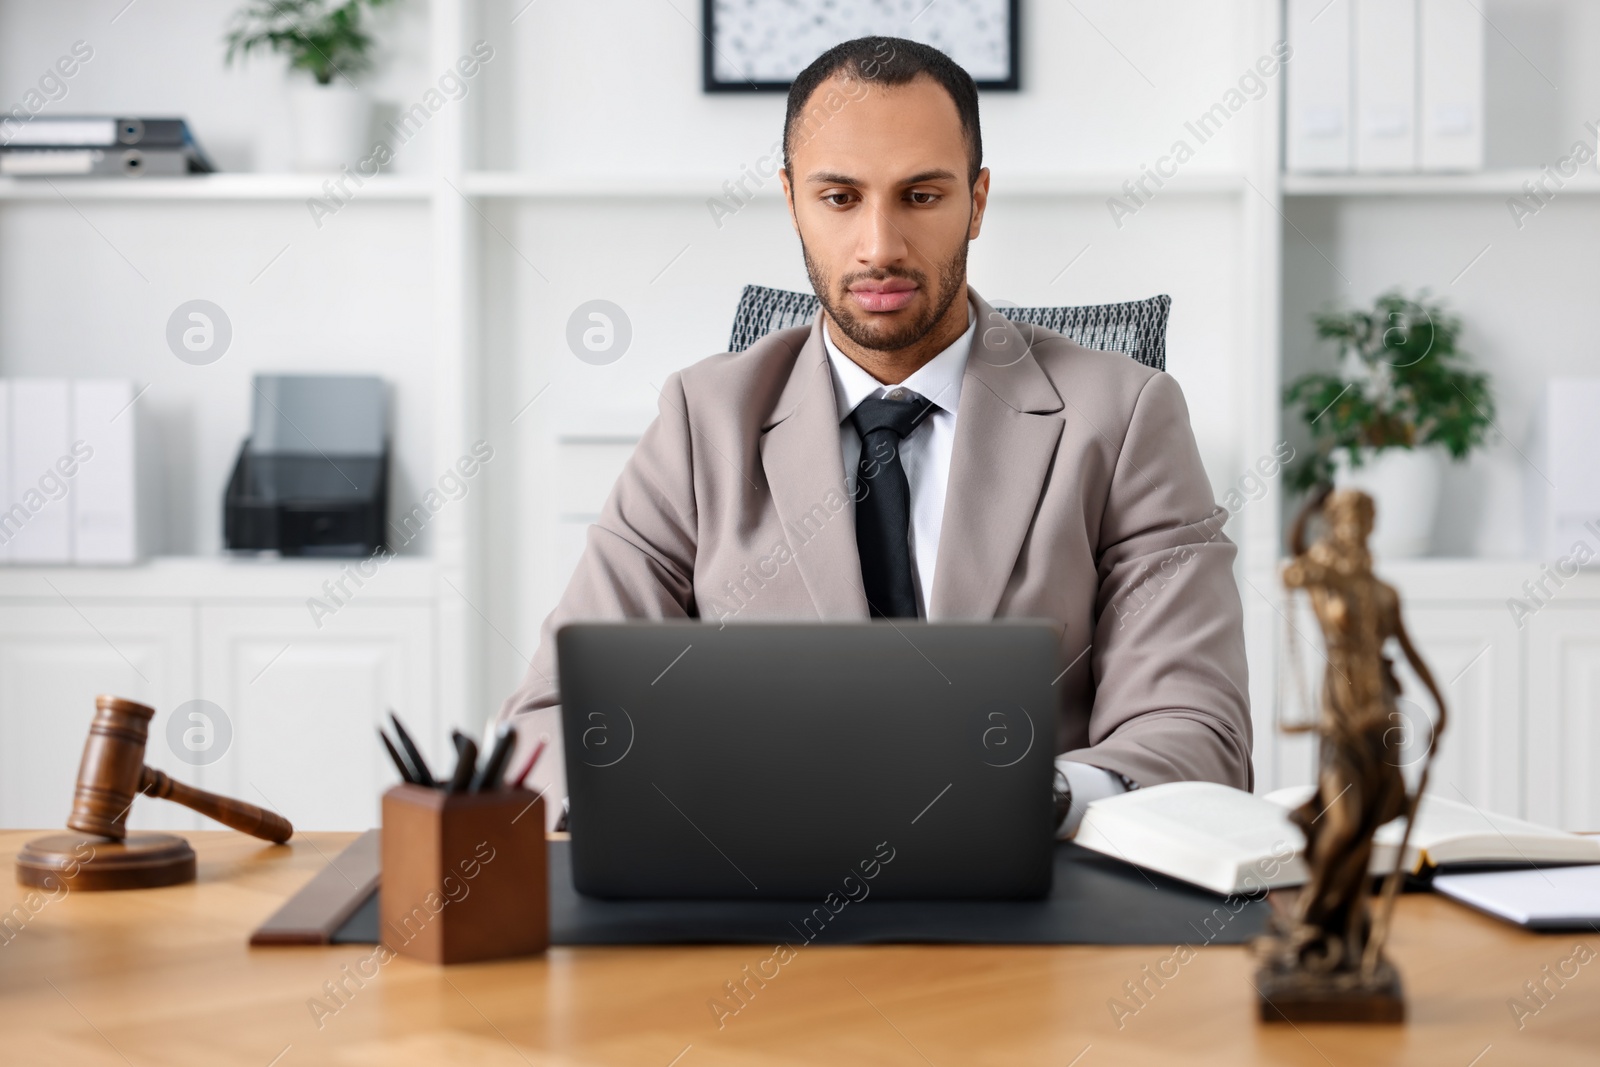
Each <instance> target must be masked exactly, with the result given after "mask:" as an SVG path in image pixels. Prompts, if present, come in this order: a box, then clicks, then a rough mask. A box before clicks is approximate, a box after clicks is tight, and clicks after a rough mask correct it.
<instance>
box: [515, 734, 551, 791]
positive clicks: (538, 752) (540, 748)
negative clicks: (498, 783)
mask: <svg viewBox="0 0 1600 1067" xmlns="http://www.w3.org/2000/svg"><path fill="white" fill-rule="evenodd" d="M544 746H545V742H544V740H543V739H541V740H540V741H539V743H538V744H537V745H534V746H533V754H532V755H530V756H529V757H528V762H527V763H524V764H523V765H522V770H520V771H518V772H517V776H516V777H515V778H513V779H512V780H511V788H512V789H520V788H521V787H522V780H523V779H524V778H526V777H528V772H529V771H531V770H533V765H534V764H535V763H538V762H539V757H540V756H542V755H544Z"/></svg>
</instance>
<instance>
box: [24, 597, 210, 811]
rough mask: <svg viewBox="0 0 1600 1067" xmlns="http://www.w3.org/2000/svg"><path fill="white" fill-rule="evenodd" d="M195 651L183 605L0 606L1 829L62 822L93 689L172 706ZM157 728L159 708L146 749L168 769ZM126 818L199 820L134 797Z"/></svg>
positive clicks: (186, 687)
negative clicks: (135, 800) (136, 799)
mask: <svg viewBox="0 0 1600 1067" xmlns="http://www.w3.org/2000/svg"><path fill="white" fill-rule="evenodd" d="M38 585H39V587H40V588H41V589H43V590H44V591H45V592H47V593H48V592H49V587H48V586H46V585H45V583H43V582H39V583H38ZM194 655H195V647H194V609H193V608H190V607H186V606H170V605H159V604H155V605H143V606H132V605H127V604H118V603H106V602H104V601H95V600H84V599H79V598H77V597H73V598H71V600H70V602H69V601H68V600H66V599H64V598H61V597H57V598H56V600H55V602H54V603H51V602H49V601H45V600H31V599H30V600H21V601H14V602H5V603H3V604H0V826H8V827H21V826H26V827H46V828H48V827H56V828H59V827H62V826H63V825H64V824H65V821H66V818H67V815H68V813H69V812H70V811H71V810H72V789H73V783H74V782H75V781H76V780H77V775H78V761H79V759H80V758H81V757H82V755H83V742H84V739H85V737H87V736H88V731H89V723H90V720H92V719H93V718H94V698H95V696H96V694H99V693H114V694H116V695H118V696H123V697H128V698H129V699H132V700H138V701H141V702H144V703H148V704H150V705H151V706H152V707H155V708H157V709H161V710H165V709H169V708H171V707H173V706H174V705H175V704H177V703H180V702H182V701H184V700H187V699H189V697H190V695H191V694H192V693H193V689H194ZM163 726H164V720H163V719H162V717H161V716H160V715H159V714H158V715H157V718H156V721H155V722H154V723H152V725H151V731H150V741H149V743H148V745H147V746H146V752H147V758H148V761H149V762H150V763H151V764H152V765H154V766H159V767H168V768H170V767H171V763H170V762H169V761H166V760H164V759H163V758H162V757H163V755H164V754H165V753H164V748H165V741H164V739H163V735H162V728H163ZM180 777H181V775H180ZM128 824H129V825H130V826H133V827H136V828H144V829H157V828H159V829H185V828H190V827H193V826H194V825H196V824H197V817H195V816H191V815H190V814H189V813H188V812H186V811H184V810H183V809H181V808H177V807H176V806H175V805H172V804H167V803H164V802H162V801H158V800H151V799H148V798H141V799H140V800H139V801H137V802H136V803H135V804H134V806H133V810H132V811H131V812H129V815H128Z"/></svg>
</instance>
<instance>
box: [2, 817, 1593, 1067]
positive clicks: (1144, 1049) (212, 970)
mask: <svg viewBox="0 0 1600 1067" xmlns="http://www.w3.org/2000/svg"><path fill="white" fill-rule="evenodd" d="M32 836H35V834H34V833H32V832H20V831H6V832H0V860H3V861H4V864H5V867H6V874H5V876H4V877H5V878H6V879H7V880H8V881H7V888H6V889H4V890H0V903H3V905H4V907H5V908H6V909H9V911H10V914H9V916H7V915H6V914H3V913H0V924H3V925H0V1048H3V1049H4V1056H3V1058H4V1060H5V1061H6V1062H7V1063H15V1064H30V1065H31V1064H51V1065H56V1064H63V1065H66V1064H70V1065H74V1067H76V1065H79V1064H82V1065H99V1064H106V1065H115V1067H129V1065H137V1067H145V1065H147V1064H150V1065H154V1064H161V1065H164V1067H174V1065H188V1064H194V1065H198V1067H221V1065H227V1064H241V1065H247V1067H269V1065H271V1067H295V1065H299V1064H379V1063H381V1064H384V1065H386V1067H403V1065H408V1064H426V1065H428V1067H438V1065H441V1064H455V1063H470V1064H472V1065H473V1067H499V1065H502V1064H506V1065H529V1064H535V1065H540V1067H543V1065H546V1064H558V1063H559V1064H582V1065H585V1067H601V1065H610V1064H618V1065H620V1064H627V1065H630V1067H637V1065H646V1067H708V1065H736V1064H737V1065H741V1067H752V1065H754V1067H776V1065H784V1067H797V1065H801V1064H841V1065H842V1064H852V1065H853V1064H861V1063H872V1064H906V1065H918V1064H931V1065H937V1067H971V1065H990V1064H992V1065H1000V1064H1005V1065H1018V1064H1022V1065H1029V1067H1032V1065H1046V1064H1053V1065H1058V1067H1067V1065H1069V1064H1077V1065H1081V1067H1101V1065H1105V1064H1162V1065H1165V1064H1171V1063H1215V1064H1230V1065H1232V1064H1253V1063H1271V1064H1300V1063H1304V1064H1331V1065H1336V1067H1344V1065H1346V1064H1350V1065H1365V1064H1402V1063H1404V1064H1413V1063H1415V1064H1423V1063H1426V1064H1446V1065H1451V1067H1469V1065H1471V1067H1498V1065H1502V1064H1519V1063H1540V1064H1567V1063H1572V1064H1579V1063H1582V1064H1593V1063H1595V1062H1596V1059H1597V1056H1600V1051H1597V1050H1600V957H1597V958H1594V959H1590V960H1589V961H1588V962H1587V963H1585V964H1582V965H1580V964H1578V963H1576V962H1572V963H1568V964H1566V965H1565V967H1566V971H1567V973H1569V974H1570V973H1572V971H1573V970H1574V969H1575V970H1576V971H1577V974H1576V977H1572V978H1569V979H1566V980H1565V985H1564V987H1559V988H1558V987H1557V985H1556V983H1555V981H1554V980H1547V985H1548V987H1549V988H1550V989H1552V990H1554V993H1553V995H1547V996H1546V1001H1547V1002H1546V1003H1545V1005H1544V1006H1543V1007H1540V1008H1539V1010H1538V1011H1537V1013H1536V1014H1525V1015H1524V1016H1523V1017H1522V1018H1521V1020H1520V1022H1521V1028H1520V1029H1519V1027H1518V1019H1517V1018H1516V1016H1514V1015H1513V1013H1512V1011H1511V1009H1510V1007H1509V1006H1508V1002H1509V1001H1511V1000H1512V999H1513V998H1519V997H1520V998H1522V999H1523V1000H1524V1001H1525V1002H1526V1004H1527V1005H1528V1008H1529V1011H1530V1012H1531V1011H1532V1009H1533V1007H1535V1006H1536V1002H1534V1001H1531V1000H1527V994H1526V991H1525V990H1524V988H1523V983H1525V982H1529V981H1538V980H1540V979H1543V978H1544V976H1545V973H1546V972H1545V971H1544V968H1545V967H1546V965H1548V966H1549V967H1550V968H1551V970H1552V971H1553V972H1554V971H1556V969H1557V968H1559V967H1561V966H1562V965H1563V964H1562V961H1563V960H1567V959H1568V958H1569V957H1572V955H1573V950H1574V947H1575V946H1576V945H1578V944H1580V943H1582V944H1585V945H1588V946H1589V947H1590V948H1591V949H1592V950H1595V951H1596V952H1600V935H1596V934H1589V935H1585V936H1583V937H1577V936H1573V935H1567V934H1559V935H1557V934H1546V935H1536V934H1529V933H1525V932H1523V931H1520V930H1517V929H1515V928H1513V927H1510V926H1506V925H1503V924H1501V923H1498V922H1495V921H1493V920H1490V919H1488V918H1484V917H1482V916H1479V915H1476V914H1473V913H1471V912H1468V911H1466V910H1464V909H1462V908H1461V907H1459V906H1457V905H1454V904H1452V903H1450V902H1449V901H1446V900H1443V899H1441V898H1437V897H1434V896H1431V895H1414V896H1409V897H1406V898H1404V899H1403V900H1402V901H1401V903H1400V906H1399V916H1398V925H1397V929H1396V931H1395V937H1394V942H1393V952H1394V957H1395V959H1396V961H1397V962H1398V963H1399V966H1400V969H1401V973H1402V976H1403V977H1404V980H1405V983H1406V991H1407V994H1408V998H1409V1008H1410V1012H1411V1020H1410V1022H1408V1023H1407V1024H1405V1025H1403V1026H1367V1027H1357V1026H1329V1025H1319V1026H1310V1025H1306V1026H1300V1027H1298V1028H1294V1027H1290V1026H1284V1025H1281V1024H1280V1025H1278V1026H1273V1027H1264V1026H1261V1025H1258V1024H1257V1022H1256V1021H1255V1012H1256V1005H1255V994H1254V992H1253V991H1252V989H1251V986H1250V983H1249V976H1250V974H1251V965H1250V962H1249V959H1248V956H1247V952H1246V950H1245V949H1243V948H1240V947H1229V946H1220V945H1213V946H1202V947H1200V948H1198V949H1196V950H1194V954H1193V956H1192V958H1190V959H1188V960H1187V962H1180V961H1179V960H1178V959H1171V960H1170V961H1169V962H1166V963H1165V964H1163V961H1164V960H1168V959H1169V957H1171V956H1172V952H1171V950H1169V949H1162V948H1150V947H1146V948H1104V947H1080V946H1071V947H1044V946H1029V947H1020V948H995V947H977V946H973V947H965V946H904V947H882V946H878V947H849V948H843V947H841V948H824V947H820V946H810V947H800V948H799V949H798V952H797V954H796V955H795V957H794V958H793V959H791V960H789V961H788V962H787V963H785V964H784V965H783V966H781V967H780V968H779V969H778V973H777V975H776V977H774V978H772V979H771V980H770V981H768V982H767V983H766V985H765V987H764V988H756V987H755V986H754V984H753V983H752V986H751V988H755V990H756V991H755V992H754V994H753V995H751V996H750V997H749V998H748V1002H747V1003H746V1004H745V1006H744V1007H743V1008H742V1009H741V1010H740V1011H739V1012H738V1013H737V1014H735V1015H729V1016H725V1017H724V1018H723V1019H722V1023H723V1025H722V1026H721V1027H720V1028H719V1027H718V1025H717V1021H716V1019H715V1017H714V1015H713V1013H712V1011H711V1009H710V1008H709V1006H708V1004H709V1002H710V1001H711V1000H712V999H713V998H716V997H718V996H719V995H721V996H723V997H724V999H725V1000H726V996H725V991H724V988H723V985H724V983H725V982H728V981H731V980H734V979H736V978H739V977H741V974H740V972H741V970H742V968H744V967H745V966H746V965H747V964H748V965H749V966H750V967H751V968H752V970H753V969H755V967H756V966H757V965H758V964H761V963H762V961H763V960H765V959H766V958H767V957H768V956H769V955H770V952H769V951H767V950H763V949H761V948H759V947H757V946H728V947H693V948H678V947H673V948H663V947H655V948H637V949H632V948H581V949H578V948H569V949H553V950H551V952H550V953H549V955H548V956H545V957H539V958H534V959H528V960H518V961H511V962H504V963H495V964H482V965H469V966H459V967H452V968H435V967H428V966H424V965H421V964H417V963H413V962H412V961H410V960H407V959H394V960H392V961H391V962H389V963H386V964H383V965H381V967H380V966H378V965H377V963H376V962H375V961H368V957H370V956H372V954H373V948H372V947H371V946H363V945H343V946H335V947H330V948H256V949H252V948H250V947H248V946H247V944H246V940H247V939H248V937H249V935H250V931H251V930H252V929H254V928H255V927H256V926H257V925H258V924H259V923H260V922H261V921H262V920H263V919H265V918H266V917H267V916H268V915H270V914H271V913H272V912H273V911H274V910H275V909H276V908H277V907H278V906H279V905H280V904H281V903H282V902H283V901H284V899H285V898H287V897H288V896H289V895H290V894H291V893H293V892H294V891H295V890H296V889H298V888H299V887H300V886H301V885H302V884H304V883H305V882H306V881H307V880H308V879H309V878H310V877H311V876H312V874H313V873H315V872H316V871H317V870H319V869H321V867H322V866H323V865H324V864H325V863H326V862H327V860H328V859H329V858H330V857H332V856H334V855H335V854H337V852H338V850H339V849H341V848H342V847H343V846H344V845H345V843H347V842H348V841H349V840H351V839H352V838H353V837H354V835H353V834H330V833H307V834H298V835H296V836H295V838H294V840H293V842H291V844H290V845H288V846H286V847H274V846H270V845H264V844H262V843H261V842H258V841H255V840H252V839H251V838H247V837H244V836H242V835H240V834H234V833H227V832H212V833H195V834H190V835H188V836H189V838H190V840H191V841H192V842H193V843H194V845H195V848H196V851H197V852H198V854H199V861H200V876H199V881H198V882H197V883H195V884H193V885H188V886H175V887H171V888H167V889H149V890H137V891H131V892H122V893H63V894H61V895H60V896H59V898H58V899H55V900H50V901H43V900H42V899H38V898H36V899H34V900H33V901H32V905H33V908H34V909H36V910H33V911H31V912H30V910H29V908H28V906H27V902H26V901H25V897H26V894H27V893H28V890H26V889H25V888H24V887H21V886H18V885H16V884H14V883H10V882H9V878H10V873H9V872H10V869H11V864H12V861H13V859H14V857H15V854H16V851H17V849H18V848H19V847H20V846H21V845H22V843H23V842H24V841H26V840H28V839H29V838H30V837H32ZM19 902H22V903H23V904H24V907H23V910H22V911H21V912H20V913H19V912H18V911H17V910H15V908H14V907H13V905H15V904H17V903H19ZM19 915H20V916H21V918H19ZM1584 955H1585V956H1588V955H1590V953H1584ZM364 962H366V966H365V967H362V966H361V965H362V964H363V963H364ZM772 966H773V965H772V964H767V965H766V971H767V973H768V974H771V973H772ZM1147 966H1148V967H1149V968H1150V969H1151V971H1154V972H1157V973H1163V972H1164V973H1165V974H1169V975H1173V976H1172V977H1170V978H1167V979H1164V984H1163V985H1161V986H1159V987H1157V986H1156V984H1155V983H1154V982H1153V981H1150V980H1145V984H1146V986H1147V988H1149V989H1151V990H1153V993H1152V994H1151V995H1150V996H1148V997H1147V998H1145V1001H1144V1003H1143V1005H1142V1006H1139V1005H1138V1004H1137V1003H1136V1002H1135V1001H1133V1000H1132V999H1130V998H1129V997H1128V995H1127V992H1126V990H1125V989H1124V983H1126V982H1138V981H1140V980H1141V979H1144V970H1143V969H1144V968H1145V967H1147ZM347 967H348V968H349V970H348V971H347V970H346V968H347ZM360 970H365V971H366V972H367V973H369V974H370V973H372V971H373V970H376V975H375V977H371V978H366V979H364V980H363V984H361V985H360V986H359V987H358V986H357V984H356V980H355V979H350V978H348V977H346V976H347V975H348V974H349V973H350V972H351V971H356V972H357V973H358V975H359V973H360ZM1174 971H1175V972H1176V973H1175V974H1174ZM341 979H343V980H344V983H345V988H346V989H347V990H348V991H349V992H348V994H341V997H342V1000H343V1002H342V1004H341V1003H340V1002H336V1001H334V1000H333V999H331V998H330V997H329V995H328V993H327V991H326V990H325V988H324V984H325V983H330V982H338V981H339V980H341ZM318 1001H320V1002H321V1003H322V1005H323V1010H322V1011H321V1012H317V1011H315V1010H314V1009H313V1007H312V1004H314V1003H316V1002H318ZM1113 1001H1120V1002H1121V1003H1122V1004H1123V1005H1124V1010H1123V1011H1122V1012H1121V1013H1117V1014H1114V1013H1113V1011H1112V1009H1111V1007H1110V1004H1111V1003H1112V1002H1113ZM728 1003H729V1006H730V1007H731V1006H732V1003H731V1002H728ZM335 1008H337V1010H336V1011H335V1010H334V1009H335ZM1134 1009H1137V1010H1134ZM1118 1015H1120V1019H1119V1018H1118ZM1119 1022H1120V1026H1119Z"/></svg>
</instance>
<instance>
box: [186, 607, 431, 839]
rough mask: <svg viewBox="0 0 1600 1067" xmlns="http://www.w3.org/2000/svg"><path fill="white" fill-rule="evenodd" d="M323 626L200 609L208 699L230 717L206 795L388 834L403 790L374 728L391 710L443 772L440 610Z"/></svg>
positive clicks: (368, 614) (296, 614)
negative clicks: (390, 799)
mask: <svg viewBox="0 0 1600 1067" xmlns="http://www.w3.org/2000/svg"><path fill="white" fill-rule="evenodd" d="M322 623H323V625H322V626H321V628H317V627H314V626H313V625H312V624H311V623H310V620H309V616H308V613H307V611H306V608H305V607H304V606H303V605H292V606H291V605H271V606H265V607H243V606H232V605H229V606H215V607H212V606H205V607H202V608H201V609H200V664H201V666H200V692H201V693H202V694H203V695H204V697H205V699H207V700H210V701H212V702H214V703H215V704H217V705H218V706H219V707H220V708H222V709H223V711H224V713H225V714H226V715H227V716H228V718H229V721H230V726H231V728H232V730H233V734H234V737H233V744H232V747H231V749H230V751H229V752H228V753H227V754H226V755H224V756H223V757H222V758H221V759H219V760H218V761H217V762H216V763H214V764H212V765H210V766H208V767H206V768H205V784H206V787H207V788H209V789H212V790H215V791H218V792H222V793H226V794H228V795H231V796H237V797H240V798H242V799H244V800H249V801H251V802H253V803H256V804H262V805H265V806H268V807H271V808H273V809H275V810H276V811H278V812H280V813H281V814H282V815H283V816H284V817H285V818H287V819H288V820H289V821H290V822H292V823H293V824H294V825H295V827H296V828H298V829H304V830H364V829H368V828H370V827H373V826H376V825H378V798H379V796H380V795H381V793H382V791H383V790H384V789H385V788H387V787H388V786H389V785H390V784H392V783H393V781H394V780H395V773H394V770H393V767H392V766H391V765H390V763H389V761H388V759H387V757H386V756H385V755H384V753H383V750H382V746H381V744H380V743H379V741H378V737H377V734H376V727H377V725H378V723H379V722H380V721H381V720H382V719H383V717H384V714H385V712H387V711H388V710H389V709H390V708H393V709H395V711H396V712H398V713H399V715H400V717H401V719H402V720H403V721H404V722H405V723H406V725H407V728H408V729H409V730H411V731H412V732H413V734H414V735H415V736H416V738H417V741H418V743H419V744H421V745H423V746H424V749H425V752H426V754H427V756H428V758H429V759H430V760H431V761H432V762H433V766H434V769H435V771H438V770H440V769H441V767H442V766H445V765H444V764H443V763H442V762H441V761H442V753H441V752H440V749H441V748H442V746H441V745H440V744H439V738H438V736H437V735H438V732H439V731H438V728H437V726H436V723H435V721H434V715H433V709H434V699H433V681H434V680H433V669H432V662H433V657H432V649H433V609H432V608H431V607H430V606H427V605H383V606H375V605H373V606H369V605H363V604H359V603H353V604H350V605H347V606H346V607H344V608H342V609H341V610H340V611H339V612H338V613H337V614H335V615H333V616H331V617H328V618H325V619H323V620H322Z"/></svg>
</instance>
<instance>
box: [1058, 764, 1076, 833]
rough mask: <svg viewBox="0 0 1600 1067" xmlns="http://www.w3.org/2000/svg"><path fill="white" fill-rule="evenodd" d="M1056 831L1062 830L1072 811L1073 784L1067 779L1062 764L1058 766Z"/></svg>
mask: <svg viewBox="0 0 1600 1067" xmlns="http://www.w3.org/2000/svg"><path fill="white" fill-rule="evenodd" d="M1055 791H1056V829H1057V830H1059V829H1061V824H1062V823H1064V822H1066V821H1067V813H1068V812H1069V811H1071V810H1072V782H1071V780H1070V779H1068V778H1067V772H1066V771H1064V770H1062V769H1061V764H1059V763H1058V764H1056V785H1055Z"/></svg>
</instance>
